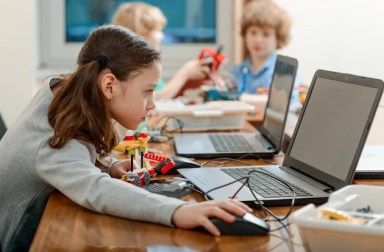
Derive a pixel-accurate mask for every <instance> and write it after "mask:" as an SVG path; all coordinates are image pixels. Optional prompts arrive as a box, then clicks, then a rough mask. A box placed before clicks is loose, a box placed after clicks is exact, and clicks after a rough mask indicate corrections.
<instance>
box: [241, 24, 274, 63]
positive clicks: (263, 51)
mask: <svg viewBox="0 0 384 252" xmlns="http://www.w3.org/2000/svg"><path fill="white" fill-rule="evenodd" d="M245 45H246V48H247V50H248V52H249V54H250V56H251V58H259V59H266V58H267V57H268V56H269V55H270V54H271V53H272V52H274V51H275V50H276V49H277V39H276V32H275V29H274V28H273V27H268V26H267V27H261V26H257V25H253V26H251V27H249V28H248V29H247V31H246V33H245Z"/></svg>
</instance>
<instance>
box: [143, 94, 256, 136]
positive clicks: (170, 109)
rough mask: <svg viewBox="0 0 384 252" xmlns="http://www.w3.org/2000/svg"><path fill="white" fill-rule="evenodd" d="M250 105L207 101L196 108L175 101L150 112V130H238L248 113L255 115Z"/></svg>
mask: <svg viewBox="0 0 384 252" xmlns="http://www.w3.org/2000/svg"><path fill="white" fill-rule="evenodd" d="M254 112H255V108H254V106H252V105H249V104H246V103H244V102H240V101H210V102H207V103H204V104H199V105H183V104H182V103H180V102H179V103H178V102H173V103H172V102H171V103H158V104H156V110H155V111H154V112H153V113H151V114H152V118H151V123H150V125H151V127H154V128H156V127H162V126H163V125H164V124H165V123H166V124H167V126H166V127H167V130H177V129H180V126H179V123H178V121H177V120H176V118H177V119H178V120H180V121H181V122H182V125H183V131H207V130H239V129H242V128H243V127H244V123H245V121H246V116H247V114H248V113H254Z"/></svg>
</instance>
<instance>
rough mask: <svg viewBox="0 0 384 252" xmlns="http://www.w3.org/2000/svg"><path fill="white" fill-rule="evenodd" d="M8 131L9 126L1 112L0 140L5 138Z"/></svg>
mask: <svg viewBox="0 0 384 252" xmlns="http://www.w3.org/2000/svg"><path fill="white" fill-rule="evenodd" d="M6 131H7V127H6V126H5V123H4V120H3V118H2V117H1V114H0V140H1V139H2V138H3V136H4V134H5V132H6Z"/></svg>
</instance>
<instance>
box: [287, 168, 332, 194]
mask: <svg viewBox="0 0 384 252" xmlns="http://www.w3.org/2000/svg"><path fill="white" fill-rule="evenodd" d="M289 168H290V169H293V170H294V171H295V172H298V173H300V174H303V175H305V176H306V177H309V178H311V179H313V180H315V181H316V182H318V183H320V184H322V185H324V186H326V187H328V188H326V189H324V190H323V191H324V192H327V193H331V192H334V191H336V188H335V187H334V186H332V185H330V184H327V183H326V182H324V181H322V180H319V179H317V178H315V177H313V176H310V175H308V174H306V173H304V172H302V171H300V170H299V169H297V168H295V167H293V166H291V165H290V166H289Z"/></svg>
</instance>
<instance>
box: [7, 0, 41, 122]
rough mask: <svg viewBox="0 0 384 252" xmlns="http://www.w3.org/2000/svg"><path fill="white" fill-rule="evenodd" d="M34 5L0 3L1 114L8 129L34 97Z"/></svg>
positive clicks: (23, 2) (17, 2)
mask: <svg viewBox="0 0 384 252" xmlns="http://www.w3.org/2000/svg"><path fill="white" fill-rule="evenodd" d="M34 2H35V1H13V0H0V31H1V36H0V76H1V77H0V112H1V114H2V116H3V118H4V121H5V123H6V124H7V126H10V125H11V124H12V123H13V122H14V121H15V119H16V117H17V116H18V114H19V113H20V112H21V111H22V110H23V108H24V107H25V106H26V105H27V103H28V102H29V101H30V99H31V97H32V95H33V88H34V81H35V77H34V76H35V68H36V67H35V66H34V58H36V53H37V52H36V50H34V49H33V48H34V45H35V42H34V39H33V36H34V29H35V27H36V26H35V25H34V18H33V15H34Z"/></svg>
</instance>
